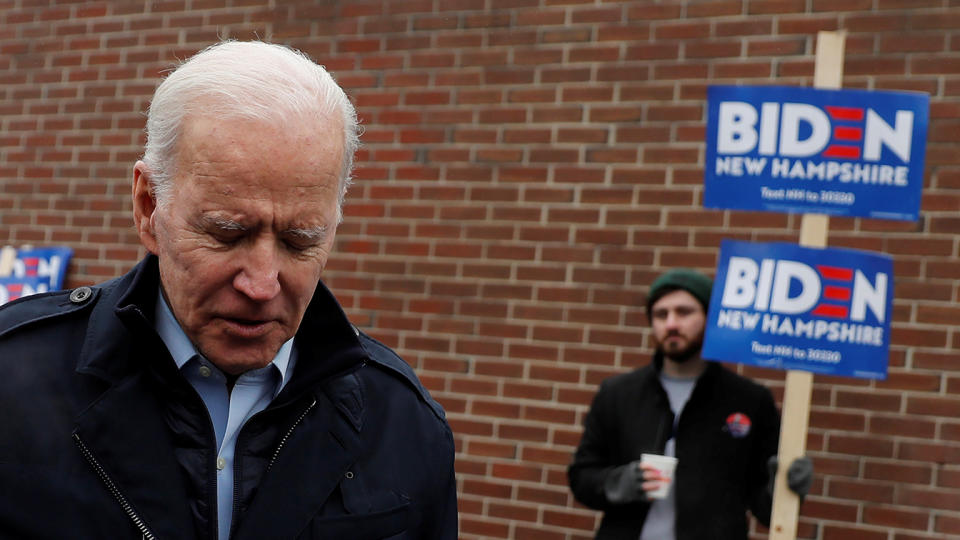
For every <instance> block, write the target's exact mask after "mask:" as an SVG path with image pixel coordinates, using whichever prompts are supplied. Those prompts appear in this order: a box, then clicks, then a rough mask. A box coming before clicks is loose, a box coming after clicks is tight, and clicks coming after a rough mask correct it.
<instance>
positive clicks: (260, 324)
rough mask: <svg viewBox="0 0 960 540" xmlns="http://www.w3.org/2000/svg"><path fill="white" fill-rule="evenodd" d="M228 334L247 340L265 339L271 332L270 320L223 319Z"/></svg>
mask: <svg viewBox="0 0 960 540" xmlns="http://www.w3.org/2000/svg"><path fill="white" fill-rule="evenodd" d="M221 320H222V321H223V322H224V323H225V326H226V331H227V333H228V334H230V335H232V336H236V337H240V338H245V339H256V338H260V337H263V336H264V335H266V334H267V332H269V331H270V327H271V323H272V322H273V321H270V320H260V319H243V318H235V317H222V318H221Z"/></svg>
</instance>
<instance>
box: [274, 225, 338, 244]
mask: <svg viewBox="0 0 960 540" xmlns="http://www.w3.org/2000/svg"><path fill="white" fill-rule="evenodd" d="M328 231H329V228H328V227H327V226H326V225H318V226H316V227H307V228H302V227H297V228H291V229H286V230H285V231H283V234H284V235H286V236H293V237H296V238H298V239H300V240H303V241H307V242H323V241H324V240H326V238H327V233H328Z"/></svg>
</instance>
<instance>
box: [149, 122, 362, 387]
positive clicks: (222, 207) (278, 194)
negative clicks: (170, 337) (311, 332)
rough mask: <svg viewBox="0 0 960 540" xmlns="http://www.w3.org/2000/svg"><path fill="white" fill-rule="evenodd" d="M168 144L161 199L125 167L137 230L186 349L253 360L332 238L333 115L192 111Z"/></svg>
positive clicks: (282, 322) (302, 301) (337, 151)
mask: <svg viewBox="0 0 960 540" xmlns="http://www.w3.org/2000/svg"><path fill="white" fill-rule="evenodd" d="M178 148H179V155H178V156H177V158H176V166H175V169H174V176H173V185H172V187H173V189H172V190H171V195H170V200H169V201H168V202H167V204H164V205H162V206H158V205H157V204H156V201H155V200H154V199H153V198H152V196H151V194H150V190H149V185H148V181H149V170H148V169H147V167H146V165H145V164H144V163H142V162H138V163H137V165H136V166H135V168H134V217H135V221H136V222H137V229H138V232H139V235H140V238H141V241H142V242H143V243H144V245H145V246H146V248H147V249H148V250H150V251H151V252H152V253H154V254H156V255H157V256H158V257H159V260H160V281H161V284H162V287H163V292H164V294H165V297H166V299H167V302H168V303H169V304H170V307H171V309H172V311H173V314H174V316H175V317H176V319H177V321H178V322H179V323H180V326H181V327H183V329H184V331H185V332H186V334H187V337H189V338H190V340H191V341H192V342H193V344H194V345H195V346H196V347H197V349H198V350H199V351H200V352H201V353H202V354H203V355H204V356H206V357H207V358H208V359H209V360H210V361H211V362H213V363H214V364H215V365H216V366H218V367H219V368H220V369H222V370H224V371H225V372H227V373H231V374H239V373H242V372H244V371H247V370H250V369H257V368H261V367H264V366H266V365H267V364H269V363H270V361H272V360H273V357H274V356H275V355H276V353H277V351H278V350H279V348H280V346H281V345H282V344H283V343H284V342H285V341H287V340H288V339H290V338H291V337H293V335H294V334H295V333H296V331H297V328H299V326H300V322H301V320H302V319H303V314H304V312H305V311H306V308H307V304H308V303H309V302H310V299H311V298H312V296H313V293H314V290H315V289H316V287H317V283H318V282H319V279H320V273H321V271H322V270H323V268H324V266H325V265H326V263H327V257H328V255H329V253H330V249H331V247H332V245H333V239H334V234H335V233H336V227H337V217H338V214H337V197H338V174H339V172H340V164H341V159H342V153H343V137H342V129H341V126H340V125H339V122H338V121H319V120H314V121H301V120H294V121H290V122H287V123H286V124H285V125H282V126H275V125H270V124H266V123H263V122H254V121H249V120H235V119H227V120H223V119H217V118H205V117H203V116H198V117H195V118H191V119H188V120H187V121H186V122H185V124H184V128H183V133H182V135H181V138H180V143H179V147H178Z"/></svg>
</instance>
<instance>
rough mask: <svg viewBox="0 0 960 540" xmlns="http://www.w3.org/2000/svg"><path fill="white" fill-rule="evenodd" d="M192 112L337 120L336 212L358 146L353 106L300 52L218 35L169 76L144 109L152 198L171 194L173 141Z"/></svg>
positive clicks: (162, 200) (270, 118)
mask: <svg viewBox="0 0 960 540" xmlns="http://www.w3.org/2000/svg"><path fill="white" fill-rule="evenodd" d="M191 113H202V114H204V115H212V116H216V117H219V118H243V119H250V120H263V121H269V122H278V121H284V120H287V119H295V118H302V117H305V116H307V115H311V116H317V115H320V116H327V117H333V118H336V115H340V118H341V120H342V124H343V158H342V166H341V170H340V178H339V181H340V184H339V190H338V215H339V216H342V210H340V207H342V205H343V199H344V197H345V196H346V193H347V188H348V187H349V186H350V174H351V172H352V170H353V155H354V153H355V152H356V150H357V148H358V147H359V146H360V140H359V127H358V125H357V113H356V110H355V109H354V107H353V104H352V103H350V100H349V99H348V98H347V95H346V93H344V91H343V89H342V88H340V86H339V85H337V83H336V81H334V80H333V77H331V76H330V74H329V73H328V72H327V70H325V69H324V68H323V67H322V66H319V65H317V64H316V63H314V62H313V61H312V60H310V58H308V57H307V56H306V55H305V54H303V53H302V52H300V51H297V50H295V49H291V48H288V47H285V46H282V45H275V44H270V43H264V42H260V41H224V42H222V43H218V44H216V45H212V46H210V47H207V48H206V49H204V50H203V51H200V52H199V53H197V54H196V55H194V56H193V57H191V58H190V59H189V60H187V61H186V62H184V63H182V64H181V65H180V66H179V67H177V68H176V69H175V70H174V71H173V72H171V73H170V75H169V76H167V78H166V79H164V81H163V82H162V83H161V84H160V86H159V87H158V88H157V90H156V92H154V94H153V100H152V101H151V102H150V109H149V112H148V113H147V144H146V149H145V151H144V154H143V161H144V163H146V165H147V167H148V168H149V170H150V176H149V178H150V182H151V188H152V189H153V192H154V197H155V198H156V200H157V204H159V205H163V204H166V202H167V201H168V200H169V195H170V191H171V188H172V186H171V178H172V176H173V175H174V174H175V171H174V163H175V162H176V152H177V141H178V139H179V137H180V134H181V131H182V128H183V123H184V119H186V118H187V117H188V116H190V114H191Z"/></svg>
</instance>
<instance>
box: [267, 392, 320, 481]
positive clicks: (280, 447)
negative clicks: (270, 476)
mask: <svg viewBox="0 0 960 540" xmlns="http://www.w3.org/2000/svg"><path fill="white" fill-rule="evenodd" d="M316 405H317V398H313V402H312V403H310V406H309V407H307V410H305V411H303V414H301V415H300V418H297V421H296V422H294V423H293V425H292V426H290V429H288V430H287V433H286V435H284V436H283V438H282V439H280V444H278V445H277V449H276V450H274V451H273V457H271V458H270V463H268V464H267V471H269V470H270V468H271V467H273V464H274V462H275V461H277V456H279V455H280V450H282V449H283V446H284V445H285V444H287V439H289V438H290V435H292V434H293V430H294V429H296V428H297V426H298V425H299V424H300V422H301V421H303V419H304V418H305V417H306V416H307V413H309V412H310V411H311V410H313V408H314V407H315V406H316Z"/></svg>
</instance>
